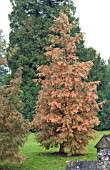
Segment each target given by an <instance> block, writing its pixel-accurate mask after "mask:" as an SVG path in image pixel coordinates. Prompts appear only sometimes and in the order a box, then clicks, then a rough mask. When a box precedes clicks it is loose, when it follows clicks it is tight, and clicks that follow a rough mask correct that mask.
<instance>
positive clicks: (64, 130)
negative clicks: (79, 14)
mask: <svg viewBox="0 0 110 170" xmlns="http://www.w3.org/2000/svg"><path fill="white" fill-rule="evenodd" d="M75 24H76V23H75V22H73V23H69V20H68V17H67V16H66V14H64V13H63V12H61V13H60V16H59V17H58V18H55V23H54V25H53V26H52V27H51V28H50V29H51V31H53V32H54V35H52V34H51V35H49V38H50V42H51V45H50V46H49V47H47V52H46V53H45V55H46V56H47V58H51V60H52V63H51V64H50V65H49V66H39V67H38V70H39V74H38V76H39V78H41V79H39V81H41V82H42V89H41V91H40V92H39V96H38V102H37V114H36V116H35V119H34V124H35V126H36V129H37V130H38V132H40V135H39V137H38V141H40V143H41V144H42V145H43V146H44V147H45V148H47V149H48V148H49V147H51V146H57V145H58V144H59V145H60V151H64V149H69V152H68V154H70V155H71V154H76V153H83V152H84V150H85V146H86V145H87V144H88V140H89V139H93V138H94V137H93V136H92V133H93V132H94V130H93V129H92V128H93V127H94V125H98V124H99V121H98V118H97V116H96V110H99V106H98V104H97V102H96V99H97V98H98V96H97V94H96V89H97V85H98V84H99V82H98V81H96V82H86V81H84V80H85V79H86V78H87V74H88V72H89V70H90V69H91V67H92V64H93V63H92V62H91V61H88V62H78V57H77V56H76V55H75V52H76V42H80V39H81V38H82V34H76V35H75V36H74V37H72V36H71V34H70V33H71V28H73V27H74V26H75ZM42 77H44V78H43V79H42ZM35 81H37V80H35ZM37 83H38V81H37Z"/></svg>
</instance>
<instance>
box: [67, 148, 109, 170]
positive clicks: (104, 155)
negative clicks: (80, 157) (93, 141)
mask: <svg viewBox="0 0 110 170" xmlns="http://www.w3.org/2000/svg"><path fill="white" fill-rule="evenodd" d="M66 170H110V149H98V150H97V161H67V162H66Z"/></svg>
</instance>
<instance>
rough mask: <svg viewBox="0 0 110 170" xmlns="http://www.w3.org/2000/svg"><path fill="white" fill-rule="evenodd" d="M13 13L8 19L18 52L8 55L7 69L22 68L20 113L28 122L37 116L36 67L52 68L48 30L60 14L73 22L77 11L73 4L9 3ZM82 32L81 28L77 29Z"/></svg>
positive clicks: (53, 0) (51, 0)
mask: <svg viewBox="0 0 110 170" xmlns="http://www.w3.org/2000/svg"><path fill="white" fill-rule="evenodd" d="M10 2H11V4H12V7H13V10H12V12H11V14H10V15H9V19H10V26H11V32H10V36H9V39H10V43H9V48H8V51H10V49H11V48H17V50H16V52H14V53H13V56H12V57H9V56H8V55H7V60H8V66H9V68H10V69H11V72H12V75H11V76H12V78H13V74H14V72H15V71H16V70H17V69H18V68H19V67H21V66H22V67H23V81H22V84H21V89H22V90H23V94H22V101H23V102H24V105H23V108H22V110H21V112H22V114H23V115H24V117H25V118H28V119H29V120H32V118H33V114H35V111H34V107H35V102H36V100H37V93H38V91H39V88H40V87H37V88H36V85H35V83H34V82H33V81H32V79H33V78H36V64H37V65H42V64H49V63H50V61H47V60H46V57H45V55H44V52H45V46H47V45H49V42H48V38H47V35H48V34H49V33H50V32H51V31H50V30H49V27H50V26H51V24H52V23H53V17H54V16H58V14H59V12H60V11H65V12H66V13H67V15H68V16H69V18H70V20H74V19H75V18H74V13H75V11H76V9H75V7H74V4H73V1H71V0H39V1H38V0H10ZM74 29H75V32H79V31H80V29H79V26H78V25H77V27H75V28H74Z"/></svg>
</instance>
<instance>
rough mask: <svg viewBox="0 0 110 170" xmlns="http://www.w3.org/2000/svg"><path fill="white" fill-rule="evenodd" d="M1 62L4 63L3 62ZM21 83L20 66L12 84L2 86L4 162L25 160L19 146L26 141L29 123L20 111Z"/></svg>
mask: <svg viewBox="0 0 110 170" xmlns="http://www.w3.org/2000/svg"><path fill="white" fill-rule="evenodd" d="M2 61H3V60H2ZM0 63H1V64H3V62H0ZM20 83H21V70H20V68H19V70H18V71H17V73H16V76H15V78H14V79H13V80H11V81H10V84H9V85H3V86H1V87H0V160H1V161H2V162H4V161H6V162H10V161H15V160H19V161H22V160H23V158H22V156H21V155H20V154H19V147H21V146H22V145H23V144H24V142H25V141H26V138H27V137H26V134H27V132H28V125H27V124H26V122H25V121H24V119H23V116H22V114H21V113H20V112H19V109H20V107H21V105H22V103H21V101H20V100H19V94H20V93H21V90H20V88H19V84H20Z"/></svg>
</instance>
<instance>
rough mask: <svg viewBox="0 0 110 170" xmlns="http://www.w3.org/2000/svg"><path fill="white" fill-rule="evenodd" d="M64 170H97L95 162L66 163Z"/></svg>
mask: <svg viewBox="0 0 110 170" xmlns="http://www.w3.org/2000/svg"><path fill="white" fill-rule="evenodd" d="M66 170H97V161H67V162H66Z"/></svg>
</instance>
